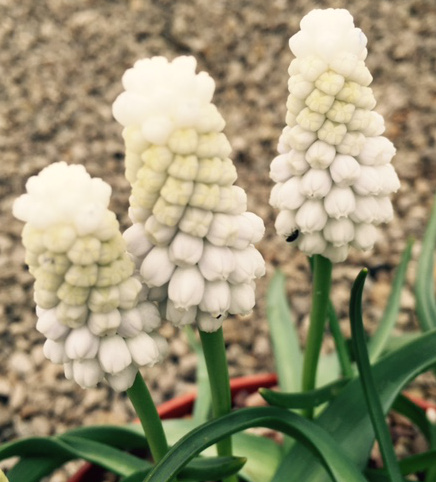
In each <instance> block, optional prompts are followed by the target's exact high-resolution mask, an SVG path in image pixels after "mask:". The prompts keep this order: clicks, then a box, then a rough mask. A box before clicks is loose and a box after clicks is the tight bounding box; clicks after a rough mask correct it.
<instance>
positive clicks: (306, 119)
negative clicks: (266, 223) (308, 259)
mask: <svg viewBox="0 0 436 482" xmlns="http://www.w3.org/2000/svg"><path fill="white" fill-rule="evenodd" d="M300 26H301V30H300V31H299V32H298V33H297V34H295V35H294V36H293V37H291V39H290V40H289V45H290V48H291V50H292V52H293V53H294V55H295V57H296V58H295V59H294V60H293V61H292V62H291V64H290V67H289V74H290V79H289V83H288V87H289V92H290V94H289V97H288V100H287V104H286V106H287V114H286V124H287V125H286V127H285V128H284V129H283V132H282V135H281V137H280V139H279V143H278V151H279V155H278V156H277V157H276V158H275V159H274V160H273V161H272V163H271V171H270V176H271V178H272V179H273V181H274V182H275V183H276V184H275V186H274V188H273V190H272V192H271V198H270V204H271V205H272V206H273V207H275V208H278V209H279V210H280V213H279V214H278V216H277V219H276V223H275V226H276V230H277V232H278V234H280V235H282V236H284V237H285V238H286V239H287V240H288V241H289V242H293V243H295V244H296V245H297V246H298V248H299V249H300V250H302V251H303V252H304V253H306V254H307V255H309V256H310V255H313V254H321V255H323V256H325V257H326V258H329V259H330V260H331V261H333V262H339V261H343V260H345V258H346V257H347V254H348V250H349V247H350V246H353V247H355V248H357V249H360V250H369V249H372V247H373V245H374V242H375V241H376V234H377V232H376V226H377V225H378V224H380V223H386V222H389V221H390V220H391V219H392V216H393V209H392V204H391V201H390V199H389V195H390V194H391V193H393V192H396V191H397V190H398V189H399V186H400V183H399V180H398V176H397V174H396V173H395V170H394V168H393V167H392V165H391V160H392V158H393V156H394V155H395V148H394V146H393V144H392V143H391V142H390V141H389V140H388V139H387V138H386V137H383V136H382V134H383V132H384V130H385V126H384V120H383V118H382V116H381V115H379V114H378V113H377V112H375V111H374V110H373V109H374V107H375V105H376V101H375V99H374V96H373V92H372V89H371V88H370V87H369V85H370V83H371V81H372V76H371V74H370V72H369V70H368V68H367V67H366V66H365V62H364V61H365V58H366V55H367V49H366V43H367V39H366V37H365V35H364V34H363V33H362V31H361V30H360V29H358V28H355V26H354V23H353V18H352V16H351V15H350V14H349V12H348V11H347V10H344V9H327V10H313V11H312V12H310V13H309V14H308V15H306V16H305V17H304V18H303V19H302V21H301V24H300Z"/></svg>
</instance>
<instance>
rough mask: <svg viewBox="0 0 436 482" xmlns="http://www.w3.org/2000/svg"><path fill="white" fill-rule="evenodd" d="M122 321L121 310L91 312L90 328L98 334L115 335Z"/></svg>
mask: <svg viewBox="0 0 436 482" xmlns="http://www.w3.org/2000/svg"><path fill="white" fill-rule="evenodd" d="M120 323H121V314H120V312H119V310H112V311H109V313H91V314H90V316H89V318H88V328H89V330H90V331H91V333H93V334H94V335H96V336H107V335H115V333H117V331H118V328H119V326H120Z"/></svg>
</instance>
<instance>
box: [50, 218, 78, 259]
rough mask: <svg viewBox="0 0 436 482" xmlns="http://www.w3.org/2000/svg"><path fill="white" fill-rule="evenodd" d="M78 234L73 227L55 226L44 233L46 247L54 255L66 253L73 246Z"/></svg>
mask: <svg viewBox="0 0 436 482" xmlns="http://www.w3.org/2000/svg"><path fill="white" fill-rule="evenodd" d="M76 238H77V232H76V230H75V229H74V228H73V226H71V225H62V224H60V225H55V226H51V227H49V228H48V229H46V230H45V231H44V234H43V236H42V240H43V243H44V246H45V247H46V248H47V249H48V250H49V251H51V252H53V253H65V252H66V251H68V250H69V249H70V248H71V246H72V245H73V243H74V241H75V240H76Z"/></svg>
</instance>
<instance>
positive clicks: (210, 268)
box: [198, 242, 235, 281]
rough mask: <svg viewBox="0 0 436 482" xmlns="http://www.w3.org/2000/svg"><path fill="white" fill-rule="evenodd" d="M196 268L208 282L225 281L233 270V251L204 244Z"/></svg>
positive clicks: (225, 247)
mask: <svg viewBox="0 0 436 482" xmlns="http://www.w3.org/2000/svg"><path fill="white" fill-rule="evenodd" d="M198 268H199V270H200V272H201V274H202V276H204V278H205V279H206V280H208V281H218V280H226V279H227V278H228V277H229V274H230V273H231V272H232V271H233V270H234V269H235V259H234V255H233V251H232V250H231V249H230V248H229V247H227V246H215V245H213V244H211V243H208V242H206V243H204V250H203V253H202V257H201V259H200V260H199V262H198Z"/></svg>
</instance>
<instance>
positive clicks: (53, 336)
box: [13, 162, 166, 391]
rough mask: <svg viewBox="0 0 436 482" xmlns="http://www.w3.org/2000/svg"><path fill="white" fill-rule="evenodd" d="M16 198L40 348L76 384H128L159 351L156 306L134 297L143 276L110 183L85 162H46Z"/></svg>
mask: <svg viewBox="0 0 436 482" xmlns="http://www.w3.org/2000/svg"><path fill="white" fill-rule="evenodd" d="M26 190H27V194H23V195H22V196H20V197H19V198H18V199H17V200H16V201H15V203H14V206H13V213H14V215H15V217H17V218H18V219H20V220H22V221H24V222H25V223H26V224H25V226H24V229H23V233H22V237H23V244H24V246H25V247H26V263H27V264H28V265H29V271H30V272H31V273H32V275H33V276H34V277H35V302H36V304H37V315H38V322H37V325H36V327H37V329H38V331H40V332H41V333H42V334H43V335H44V336H45V337H46V338H47V340H46V342H45V344H44V354H45V356H46V357H47V358H48V359H50V360H51V361H52V362H53V363H61V364H63V365H64V369H65V375H66V377H67V378H69V379H74V380H75V381H76V382H77V383H78V384H79V385H80V386H82V387H84V388H85V387H93V386H95V385H96V384H97V383H98V382H100V381H101V380H103V379H106V380H107V382H108V383H109V384H110V385H111V386H112V388H114V389H115V390H117V391H122V390H126V389H127V388H129V387H130V386H131V385H132V383H133V381H134V378H135V376H136V373H137V371H138V368H139V367H143V366H152V365H154V364H155V363H157V362H159V361H160V360H161V358H162V357H163V355H164V352H165V348H166V342H165V340H164V339H163V338H162V337H161V336H160V335H158V334H157V333H155V330H156V328H158V327H159V325H160V323H161V318H160V315H159V312H158V310H157V307H156V306H155V305H154V304H152V303H150V302H138V299H139V297H140V293H141V289H142V286H141V283H140V281H139V280H138V279H136V278H135V277H134V276H132V275H133V271H134V264H133V262H132V261H131V259H130V257H129V256H128V255H127V253H126V246H125V241H124V239H123V238H122V235H121V233H120V231H119V227H118V222H117V220H116V218H115V215H114V213H112V212H111V211H109V210H108V209H107V207H108V204H109V198H110V194H111V188H110V186H109V185H108V184H106V183H105V182H103V181H102V180H101V179H93V178H91V177H90V176H89V175H88V173H87V172H86V171H85V169H84V167H83V166H76V165H72V166H67V164H65V163H64V162H59V163H55V164H52V165H50V166H49V167H47V168H45V169H43V170H42V171H41V172H40V174H39V175H38V176H33V177H31V178H30V179H29V180H28V181H27V184H26Z"/></svg>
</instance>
